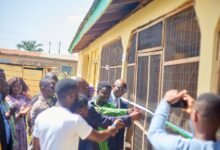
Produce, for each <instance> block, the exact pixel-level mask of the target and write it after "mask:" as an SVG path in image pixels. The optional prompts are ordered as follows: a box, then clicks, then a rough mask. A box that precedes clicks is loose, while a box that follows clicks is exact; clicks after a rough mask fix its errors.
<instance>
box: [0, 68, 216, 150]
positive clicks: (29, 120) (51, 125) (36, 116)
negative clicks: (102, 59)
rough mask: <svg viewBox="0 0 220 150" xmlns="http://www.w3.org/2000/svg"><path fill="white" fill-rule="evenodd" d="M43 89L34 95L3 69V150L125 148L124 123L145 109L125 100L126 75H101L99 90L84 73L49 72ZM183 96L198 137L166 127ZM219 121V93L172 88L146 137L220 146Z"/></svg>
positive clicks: (166, 143) (169, 143) (209, 148)
mask: <svg viewBox="0 0 220 150" xmlns="http://www.w3.org/2000/svg"><path fill="white" fill-rule="evenodd" d="M39 89H40V92H39V93H37V94H36V95H33V96H31V95H30V94H29V92H28V91H29V88H28V86H27V84H26V83H25V82H24V80H23V79H22V78H18V77H13V78H10V79H8V80H7V81H6V76H5V73H4V70H2V69H0V150H27V149H28V150H32V149H34V150H68V149H73V150H123V149H124V140H125V137H124V135H125V128H126V127H130V126H131V124H132V122H133V121H136V120H139V119H140V116H141V110H139V109H136V108H132V107H128V104H126V103H125V102H124V101H123V97H122V96H123V95H124V94H125V92H126V90H127V85H126V83H125V81H124V80H122V79H117V80H116V81H115V82H114V84H113V85H111V84H109V83H108V82H106V81H101V82H99V83H98V85H97V89H96V90H94V88H93V87H92V86H90V85H89V84H88V82H87V81H86V80H85V79H83V78H81V77H77V76H74V77H72V78H68V79H62V80H60V81H59V80H58V78H57V76H56V75H55V74H54V73H51V72H50V73H47V74H46V76H45V77H44V78H43V79H42V80H41V81H40V82H39ZM95 91H96V94H95V96H93V94H94V92H95ZM178 101H185V102H186V103H187V107H186V108H184V109H182V110H183V111H185V112H186V113H188V114H189V117H190V119H191V123H192V126H193V129H194V133H193V134H194V137H193V139H185V138H183V137H181V136H177V135H171V134H168V133H167V132H166V130H165V124H166V121H167V119H168V116H169V112H170V109H171V108H172V107H171V106H172V104H175V103H177V102H178ZM219 126H220V96H218V95H215V94H212V93H205V94H202V95H201V96H199V97H198V98H197V100H196V101H195V100H194V99H193V98H192V97H191V96H190V95H189V94H188V92H187V91H186V90H183V91H180V92H178V91H177V90H170V91H167V92H166V94H165V96H164V98H163V99H162V100H161V102H160V104H159V106H158V107H157V109H156V112H155V115H154V117H153V119H152V121H151V124H150V128H149V130H148V134H147V135H148V137H147V138H148V139H149V141H150V142H151V144H152V145H153V147H154V148H155V149H159V150H178V149H181V150H182V149H183V150H195V149H201V150H218V149H220V141H218V140H217V139H216V133H217V130H218V128H219ZM27 135H29V136H30V137H31V140H30V141H29V142H28V140H27Z"/></svg>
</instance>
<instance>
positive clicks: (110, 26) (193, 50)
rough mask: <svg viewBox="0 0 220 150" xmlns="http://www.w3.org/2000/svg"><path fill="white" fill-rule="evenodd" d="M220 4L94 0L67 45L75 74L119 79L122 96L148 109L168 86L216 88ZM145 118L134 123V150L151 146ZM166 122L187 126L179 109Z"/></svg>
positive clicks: (93, 79) (207, 0)
mask: <svg viewBox="0 0 220 150" xmlns="http://www.w3.org/2000/svg"><path fill="white" fill-rule="evenodd" d="M219 8H220V1H219V0H94V3H93V5H92V7H91V9H90V10H89V12H88V13H87V15H86V17H85V18H84V20H83V22H82V23H81V25H80V27H79V29H78V32H77V33H76V35H75V36H74V38H73V41H72V43H71V45H70V47H69V52H73V53H78V54H79V62H78V68H77V74H78V75H81V76H82V77H84V78H85V79H87V80H88V81H89V83H90V84H93V85H94V86H96V84H97V83H98V82H99V81H102V80H105V81H109V82H110V83H113V81H114V80H115V79H117V78H123V79H125V80H126V81H127V84H128V92H127V95H126V97H127V98H128V99H129V100H132V101H134V102H135V103H137V104H139V105H142V106H144V107H146V108H148V109H150V110H152V111H154V110H155V108H156V106H157V104H158V102H159V101H160V99H161V97H162V96H163V95H164V92H165V91H167V90H169V89H172V88H176V89H179V90H181V89H187V90H188V91H189V92H190V94H191V95H192V96H194V97H196V96H197V95H199V94H200V93H203V92H214V93H219V92H220V84H219V83H220V75H219V70H220V57H219V56H220V9H219ZM150 120H151V116H149V115H148V114H145V115H144V116H143V118H142V119H141V121H139V122H135V125H134V134H133V142H132V148H133V149H134V150H141V149H151V146H150V144H149V142H148V141H147V139H146V138H145V137H146V135H147V129H148V126H149V123H150ZM170 121H171V122H173V123H175V124H176V125H178V126H181V127H182V128H184V129H186V130H188V131H190V127H189V124H188V122H187V118H186V116H185V115H184V114H183V113H181V112H180V111H179V110H176V111H174V112H173V113H172V115H171V117H170Z"/></svg>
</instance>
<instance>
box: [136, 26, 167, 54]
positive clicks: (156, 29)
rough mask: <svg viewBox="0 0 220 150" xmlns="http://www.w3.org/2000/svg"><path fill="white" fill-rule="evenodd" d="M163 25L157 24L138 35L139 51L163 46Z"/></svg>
mask: <svg viewBox="0 0 220 150" xmlns="http://www.w3.org/2000/svg"><path fill="white" fill-rule="evenodd" d="M162 27H163V23H162V22H160V23H157V24H155V25H153V26H151V27H149V28H147V29H144V30H143V31H141V32H139V34H138V50H143V49H147V48H153V47H158V46H161V43H162Z"/></svg>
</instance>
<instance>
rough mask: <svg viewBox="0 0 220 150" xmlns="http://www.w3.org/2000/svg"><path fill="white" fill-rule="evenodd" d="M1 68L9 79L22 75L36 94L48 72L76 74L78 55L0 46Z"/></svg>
mask: <svg viewBox="0 0 220 150" xmlns="http://www.w3.org/2000/svg"><path fill="white" fill-rule="evenodd" d="M0 68H2V69H4V70H5V73H6V78H7V79H9V78H11V77H22V78H23V79H24V80H25V82H26V83H27V85H28V86H29V88H30V94H32V95H34V94H36V93H38V92H39V81H40V80H41V79H42V77H43V76H44V75H45V73H47V72H55V73H56V74H57V75H58V77H60V78H63V77H66V76H73V75H76V70H77V57H76V56H67V55H53V54H47V53H41V52H28V51H22V50H11V49H2V48H0Z"/></svg>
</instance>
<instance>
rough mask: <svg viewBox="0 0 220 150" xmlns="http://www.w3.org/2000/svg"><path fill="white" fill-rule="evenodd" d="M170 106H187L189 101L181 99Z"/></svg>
mask: <svg viewBox="0 0 220 150" xmlns="http://www.w3.org/2000/svg"><path fill="white" fill-rule="evenodd" d="M170 106H171V107H173V108H187V101H184V100H183V99H181V100H179V101H178V102H176V103H174V104H171V105H170Z"/></svg>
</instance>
